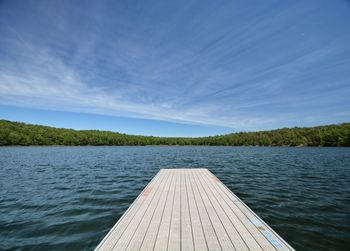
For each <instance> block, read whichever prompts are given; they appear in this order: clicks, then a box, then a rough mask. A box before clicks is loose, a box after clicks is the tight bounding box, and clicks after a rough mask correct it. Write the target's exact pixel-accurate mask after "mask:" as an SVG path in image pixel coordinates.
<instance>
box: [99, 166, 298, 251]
mask: <svg viewBox="0 0 350 251" xmlns="http://www.w3.org/2000/svg"><path fill="white" fill-rule="evenodd" d="M95 250H118V251H119V250H178V251H186V250H189V251H191V250H199V251H202V250H294V249H293V248H292V247H290V246H289V245H288V244H287V243H286V242H285V241H284V240H283V239H282V238H281V237H280V236H279V235H278V234H277V233H275V232H274V231H273V230H272V229H271V228H270V227H269V226H268V225H267V224H266V223H265V222H264V221H262V220H261V219H260V218H259V217H258V216H257V215H256V214H255V213H254V212H253V211H252V210H251V209H250V208H248V207H247V206H246V205H245V204H244V203H243V202H242V201H241V200H240V199H239V198H238V197H237V196H236V195H235V194H234V193H233V192H231V191H230V190H229V189H228V188H227V187H226V186H225V185H224V184H223V183H222V182H221V181H220V180H219V179H218V178H217V177H215V176H214V175H213V174H212V173H211V172H210V171H209V170H208V169H203V168H196V169H161V170H160V171H159V173H158V174H157V175H156V176H155V177H154V178H153V180H152V181H151V182H150V183H149V184H148V185H147V186H146V187H145V189H144V190H143V191H142V192H141V194H140V195H139V196H138V197H137V198H136V200H135V201H134V203H133V204H132V205H131V206H130V207H129V209H128V210H127V211H126V212H125V213H124V215H123V216H122V217H121V218H120V219H119V221H118V222H117V223H116V224H115V226H114V227H113V228H112V229H111V230H110V231H109V233H108V234H107V235H106V237H105V238H104V239H103V240H102V241H101V243H100V244H99V245H98V246H97V247H96V249H95Z"/></svg>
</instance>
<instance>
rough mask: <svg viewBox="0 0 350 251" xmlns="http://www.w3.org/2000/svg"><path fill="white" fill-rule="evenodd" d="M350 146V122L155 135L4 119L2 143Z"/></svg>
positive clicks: (2, 123)
mask: <svg viewBox="0 0 350 251" xmlns="http://www.w3.org/2000/svg"><path fill="white" fill-rule="evenodd" d="M15 145H21V146H31V145H33V146H40V145H57V146H89V145H91V146H144V145H208V146H350V123H343V124H338V125H327V126H317V127H303V128H298V127H295V128H283V129H277V130H270V131H259V132H240V133H231V134H226V135H218V136H210V137H196V138H190V137H154V136H141V135H128V134H122V133H117V132H109V131H98V130H73V129H63V128H54V127H49V126H41V125H31V124H25V123H20V122H12V121H7V120H0V146H15Z"/></svg>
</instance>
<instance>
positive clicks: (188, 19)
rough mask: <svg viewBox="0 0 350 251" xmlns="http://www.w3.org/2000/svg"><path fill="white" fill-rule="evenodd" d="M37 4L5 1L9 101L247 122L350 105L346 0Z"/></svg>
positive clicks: (0, 62)
mask: <svg viewBox="0 0 350 251" xmlns="http://www.w3.org/2000/svg"><path fill="white" fill-rule="evenodd" d="M26 5H28V6H15V5H13V4H11V3H6V4H3V5H2V6H0V8H1V9H0V14H2V15H0V16H1V17H0V23H1V26H0V32H1V34H3V36H2V37H1V38H0V98H1V99H0V103H1V104H6V105H15V106H25V107H32V108H44V109H51V110H62V111H78V112H86V113H96V114H105V115H113V116H126V117H138V118H148V119H156V120H164V121H174V122H181V123H192V124H208V125H217V126H225V127H230V128H234V129H238V130H256V129H265V128H273V127H278V126H281V125H286V126H290V125H300V124H305V123H307V121H308V118H310V116H311V115H312V116H313V117H315V118H316V119H315V120H313V121H315V123H317V122H320V123H322V122H326V121H330V122H331V121H332V120H334V119H335V118H334V117H332V116H335V114H347V113H346V110H348V109H349V108H350V104H349V101H348V98H347V97H348V96H350V85H349V81H350V77H349V75H348V68H349V66H350V61H349V60H348V58H349V57H350V49H349V47H348V46H347V45H348V44H349V43H350V35H348V34H345V33H344V31H345V30H346V26H345V25H344V24H343V23H344V22H349V21H350V19H349V17H348V15H347V13H346V11H343V10H342V7H344V8H345V6H342V4H341V3H337V4H334V3H333V4H330V3H327V2H322V3H321V4H317V3H316V2H314V3H312V2H310V3H308V4H305V3H303V5H301V3H299V2H293V3H277V2H275V1H268V2H266V3H265V4H258V5H256V6H255V7H252V8H251V6H248V5H247V4H245V3H244V1H242V3H240V2H237V3H233V2H224V3H223V4H222V5H221V6H220V7H219V6H216V5H214V4H213V3H211V2H202V1H200V2H196V1H195V2H191V3H190V2H187V1H186V2H185V3H183V4H180V3H179V4H174V3H162V2H159V3H153V4H152V6H149V5H147V4H146V3H144V5H143V4H141V5H140V6H138V5H131V4H130V5H129V4H128V3H119V2H118V3H113V4H111V3H108V4H107V3H102V2H98V3H94V5H93V6H92V5H91V6H90V5H89V4H87V6H85V8H80V6H75V5H74V3H71V2H70V1H67V2H62V4H59V5H57V4H56V3H53V2H47V1H45V2H41V3H38V2H37V1H35V2H30V1H29V2H27V3H26ZM344 5H345V4H344ZM214 7H215V8H218V9H217V11H216V12H213V11H212V9H213V8H214ZM237 8H238V9H240V10H245V11H238V10H237ZM316 9H318V10H319V11H318V12H317V13H315V12H314V11H315V10H316ZM329 9H333V10H337V11H338V14H337V15H336V16H327V11H328V10H329ZM311 13H313V15H310V14H311ZM309 15H310V16H309ZM329 22H332V25H328V23H329ZM321 27H325V30H322V29H321ZM333 27H338V28H337V29H336V30H334V29H333ZM335 111H336V112H337V113H335ZM324 112H328V113H332V114H333V115H332V116H327V115H326V114H324ZM344 116H345V115H344ZM344 116H343V117H342V118H344ZM322 119H323V121H322ZM327 119H328V120H327ZM305 121H306V122H305ZM304 122H305V123H304Z"/></svg>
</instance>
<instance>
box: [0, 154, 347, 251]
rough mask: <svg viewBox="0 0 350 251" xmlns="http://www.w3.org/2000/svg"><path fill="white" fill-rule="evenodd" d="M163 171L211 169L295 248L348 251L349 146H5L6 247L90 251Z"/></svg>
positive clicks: (1, 229)
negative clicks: (191, 168)
mask: <svg viewBox="0 0 350 251" xmlns="http://www.w3.org/2000/svg"><path fill="white" fill-rule="evenodd" d="M162 167H166V168H170V167H207V168H209V169H210V170H211V171H212V172H213V173H214V174H215V175H217V176H218V177H219V178H220V179H221V180H222V181H223V182H224V183H225V184H226V185H227V186H228V187H229V188H230V189H231V190H232V191H233V192H235V193H236V194H237V195H238V196H239V197H240V198H241V199H242V200H243V201H244V202H245V203H246V204H248V206H250V207H251V208H252V209H253V210H254V211H255V212H256V213H257V214H258V215H259V216H260V217H261V218H263V220H265V221H266V222H267V223H268V224H269V225H270V226H272V227H273V229H274V230H276V231H277V233H279V234H280V235H281V236H282V237H283V238H285V239H286V240H287V241H288V242H289V243H290V244H291V245H292V246H293V247H294V248H296V249H298V250H350V241H349V240H350V227H349V226H350V148H277V147H274V148H258V147H23V148H22V147H6V148H0V249H5V250H6V249H16V250H21V249H22V250H31V249H32V250H53V249H57V250H59V249H60V250H91V249H93V248H94V247H95V246H96V245H97V244H98V243H99V242H100V240H101V239H102V238H103V237H104V235H105V234H106V233H107V232H108V231H109V229H110V228H111V227H112V226H113V225H114V223H115V222H116V221H117V220H118V219H119V217H120V216H121V215H122V214H123V212H124V211H125V210H126V209H127V208H128V206H129V205H130V203H131V202H132V201H133V200H134V199H135V198H136V196H137V195H138V194H139V192H140V191H141V190H142V189H143V187H144V186H145V185H146V184H147V183H148V182H149V181H150V180H151V178H152V177H153V176H154V175H155V174H156V173H157V172H158V170H159V168H162Z"/></svg>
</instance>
